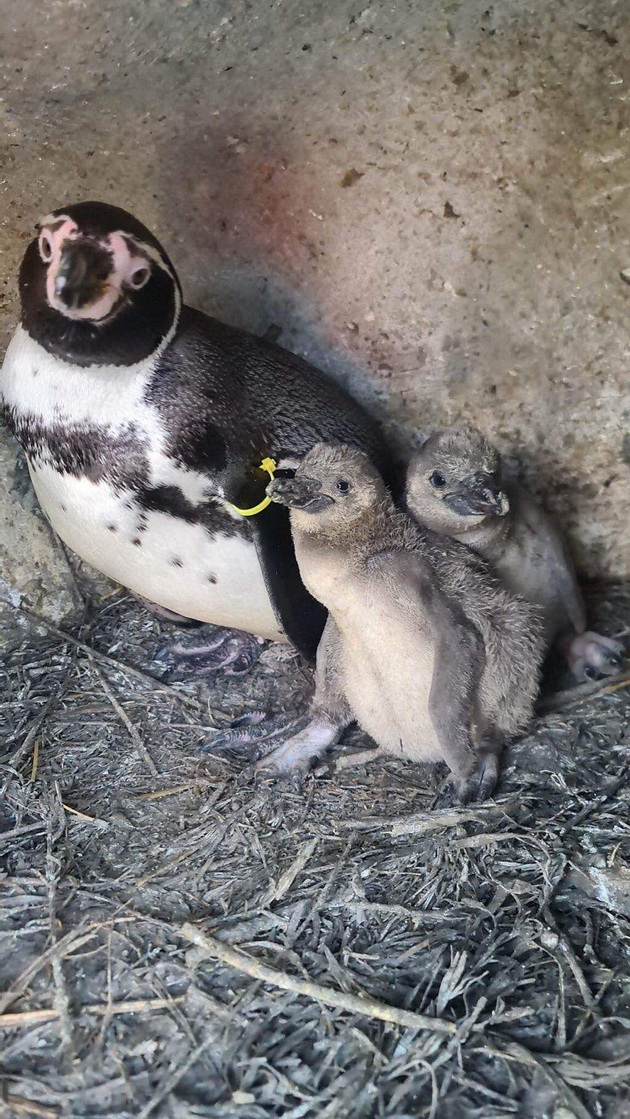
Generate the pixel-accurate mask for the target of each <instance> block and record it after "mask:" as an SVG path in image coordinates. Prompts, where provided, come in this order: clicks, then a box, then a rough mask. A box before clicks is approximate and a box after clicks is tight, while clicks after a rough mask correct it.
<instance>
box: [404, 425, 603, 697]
mask: <svg viewBox="0 0 630 1119" xmlns="http://www.w3.org/2000/svg"><path fill="white" fill-rule="evenodd" d="M505 474H506V472H505V468H504V464H503V462H502V459H501V456H500V454H499V452H498V451H497V450H496V448H495V447H493V446H492V445H491V444H490V443H489V442H488V440H487V439H486V438H485V437H484V436H483V435H482V433H481V432H480V431H477V430H476V429H475V428H464V429H461V430H457V429H455V428H449V429H447V430H445V431H441V432H437V433H435V434H434V435H432V436H431V437H430V438H429V439H428V440H427V441H426V443H425V444H424V446H423V447H422V448H421V449H420V451H418V452H417V454H416V455H415V456H414V457H413V458H412V460H411V462H410V464H409V468H408V471H407V483H406V495H405V496H406V504H407V508H408V510H409V512H410V513H411V515H412V516H413V517H414V518H415V519H416V521H418V522H419V523H420V524H421V525H424V526H425V527H426V528H430V529H432V530H433V531H434V532H439V533H443V534H444V535H445V536H449V537H451V539H454V540H458V541H460V542H461V543H463V544H467V545H468V547H469V548H472V550H473V551H474V552H477V554H478V555H481V556H483V557H484V559H486V560H488V561H489V562H490V563H491V564H492V565H493V566H494V568H495V570H496V571H497V573H498V574H499V576H500V578H501V580H502V582H503V583H504V585H505V586H506V587H507V588H508V590H510V591H511V592H512V593H513V594H520V595H522V596H523V598H526V599H527V600H528V601H529V602H531V603H533V604H534V605H536V606H538V607H539V608H540V609H541V611H542V617H543V625H544V633H545V642H546V646H547V648H548V649H550V648H551V647H552V646H553V645H555V646H556V648H557V649H558V651H559V652H560V653H561V654H562V655H563V656H564V657H565V658H566V661H567V663H568V665H569V667H570V669H571V671H572V672H573V674H574V675H575V676H576V677H578V678H580V677H583V676H586V677H587V678H589V679H593V678H594V677H596V676H599V675H611V674H613V673H616V672H618V671H619V668H620V667H621V664H622V661H623V646H622V645H620V644H619V642H617V641H613V640H611V639H610V638H608V637H602V636H601V634H598V633H593V632H591V631H587V629H586V614H585V609H584V602H583V599H582V596H581V594H580V590H579V587H578V583H577V579H576V576H575V571H574V568H573V564H572V561H571V557H570V555H569V552H568V549H567V546H566V543H565V541H564V540H563V538H562V536H561V535H560V533H559V532H558V530H557V528H556V526H555V524H554V523H553V521H552V520H551V518H550V517H549V516H548V515H547V514H546V513H545V512H544V510H543V509H541V508H540V507H539V506H538V505H537V504H536V503H535V501H534V500H533V498H532V497H531V496H530V495H529V494H528V493H527V492H526V491H525V490H524V489H522V487H520V486H518V485H516V484H515V483H512V482H510V481H508V480H507V478H506V476H505Z"/></svg>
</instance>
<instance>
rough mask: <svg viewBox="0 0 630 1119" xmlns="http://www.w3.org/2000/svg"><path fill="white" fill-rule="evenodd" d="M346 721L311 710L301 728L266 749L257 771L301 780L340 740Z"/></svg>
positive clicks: (269, 775) (267, 774)
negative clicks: (340, 721)
mask: <svg viewBox="0 0 630 1119" xmlns="http://www.w3.org/2000/svg"><path fill="white" fill-rule="evenodd" d="M344 725H345V724H344V723H338V722H336V721H333V720H332V719H330V718H327V717H326V715H321V714H316V715H314V714H310V715H309V716H307V718H306V719H305V720H302V726H301V729H300V730H298V732H297V733H296V734H292V735H291V736H290V737H289V738H286V739H285V741H284V742H282V743H280V744H279V745H275V746H273V748H272V749H271V751H269V750H264V746H263V750H264V753H261V752H259V753H261V756H259V757H258V759H257V760H256V763H255V770H256V773H261V774H264V775H265V776H267V777H282V778H285V777H289V778H291V779H293V780H294V781H298V782H299V780H300V778H301V777H303V776H304V775H305V774H307V773H308V771H309V770H310V769H312V767H313V765H314V764H315V762H317V761H319V760H320V759H321V758H323V757H324V755H325V754H327V753H328V751H329V750H331V749H332V747H333V746H334V745H335V743H336V742H337V741H338V739H339V736H340V735H341V732H342V730H343V729H344Z"/></svg>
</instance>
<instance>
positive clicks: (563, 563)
mask: <svg viewBox="0 0 630 1119" xmlns="http://www.w3.org/2000/svg"><path fill="white" fill-rule="evenodd" d="M518 497H519V506H520V509H519V512H520V515H521V518H522V521H523V524H524V526H525V528H526V529H527V530H528V532H530V533H532V535H533V536H535V537H536V539H537V541H538V542H539V543H540V546H541V552H542V554H543V556H544V561H543V562H544V564H545V569H546V571H545V574H546V577H547V579H548V581H549V583H550V584H551V585H552V587H553V589H554V591H555V594H556V595H557V596H558V598H559V599H560V600H561V602H562V604H563V606H564V608H565V610H566V613H567V617H568V619H569V621H570V622H571V625H572V626H573V627H574V628H575V630H576V632H577V633H583V632H584V630H585V629H586V612H585V609H584V602H583V600H582V595H581V593H580V589H579V586H578V582H577V577H576V574H575V568H574V566H573V560H572V558H571V553H570V552H569V548H568V546H567V543H566V540H565V539H564V537H563V535H562V533H561V532H560V531H559V530H558V529H557V528H556V526H555V524H554V523H553V521H552V519H551V517H550V516H549V514H548V513H546V512H545V510H544V509H541V507H540V506H539V505H537V503H536V502H535V501H534V500H533V498H532V497H530V495H529V494H528V493H527V492H526V491H525V490H522V489H520V490H519V494H518Z"/></svg>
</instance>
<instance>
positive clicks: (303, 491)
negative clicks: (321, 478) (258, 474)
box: [267, 475, 333, 513]
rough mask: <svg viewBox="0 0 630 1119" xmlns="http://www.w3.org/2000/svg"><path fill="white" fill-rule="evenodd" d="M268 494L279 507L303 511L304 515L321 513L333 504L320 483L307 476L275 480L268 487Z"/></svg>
mask: <svg viewBox="0 0 630 1119" xmlns="http://www.w3.org/2000/svg"><path fill="white" fill-rule="evenodd" d="M267 494H268V496H269V497H270V498H271V500H272V501H275V502H277V504H278V505H286V506H287V507H288V508H289V509H301V510H302V511H303V512H304V513H321V512H322V510H323V509H327V508H328V506H329V505H332V504H333V499H332V497H329V496H328V494H325V493H322V492H321V489H320V486H319V482H317V481H316V479H315V478H309V477H308V476H306V475H302V476H301V477H295V478H275V479H274V480H273V482H270V483H269V485H268V486H267Z"/></svg>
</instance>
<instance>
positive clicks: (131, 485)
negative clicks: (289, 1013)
mask: <svg viewBox="0 0 630 1119" xmlns="http://www.w3.org/2000/svg"><path fill="white" fill-rule="evenodd" d="M19 286H20V297H21V305H22V314H21V324H20V325H19V326H18V328H17V330H16V332H15V334H14V336H13V339H12V341H11V343H10V345H9V348H8V350H7V354H6V357H5V361H4V365H3V368H2V374H1V380H0V390H1V393H2V397H3V399H4V409H5V416H6V419H7V422H8V425H9V427H10V429H11V430H12V432H13V433H14V435H15V436H16V438H17V440H18V442H19V443H20V444H21V446H22V447H23V449H24V451H25V453H26V457H27V460H28V465H29V470H30V474H31V478H32V481H33V485H34V487H35V490H36V492H37V496H38V499H39V502H40V504H41V506H42V508H43V510H44V512H45V513H46V515H47V517H48V518H49V520H50V522H51V524H52V526H53V528H54V529H55V530H56V531H57V532H58V534H59V536H60V537H61V538H62V540H63V541H64V542H65V543H66V544H67V545H68V546H69V547H70V548H71V549H72V550H73V551H74V552H76V553H77V554H78V555H79V556H81V558H82V559H84V560H86V561H87V562H88V563H90V564H92V565H93V566H94V567H96V568H97V569H98V570H100V571H102V572H104V573H105V574H106V575H108V576H110V578H112V579H114V580H116V581H117V582H119V583H121V584H122V585H123V586H125V587H128V588H129V589H130V590H131V591H133V592H134V593H135V594H137V595H138V596H140V597H142V598H144V599H145V600H146V601H147V602H148V603H150V604H155V605H157V606H158V607H160V608H162V609H163V610H164V611H165V612H166V613H167V614H168V615H169V616H171V617H175V616H177V617H180V618H185V619H194V620H196V621H198V622H202V623H212V624H214V625H216V626H222V627H229V628H230V629H237V630H242V631H247V632H248V633H250V634H257V635H259V636H261V637H265V638H272V639H274V640H280V641H282V640H285V641H286V640H290V641H292V642H293V643H294V644H295V645H296V646H297V648H298V649H300V650H301V651H302V652H303V653H304V654H305V655H307V656H309V657H313V656H314V653H315V650H316V648H317V644H318V641H319V637H320V635H321V632H322V629H323V626H324V623H325V611H324V610H323V608H322V607H321V606H320V605H319V603H317V602H316V601H315V600H314V599H313V598H312V597H311V596H310V595H309V594H308V592H307V591H306V589H305V587H304V586H303V584H302V581H301V579H300V576H299V572H298V568H297V564H296V561H295V555H294V551H293V546H292V542H291V534H290V526H289V518H288V515H287V511H286V510H285V509H283V508H282V507H281V506H278V505H267V507H265V508H263V509H261V511H260V512H258V513H257V514H256V515H254V516H245V515H243V512H242V511H241V510H243V509H245V510H248V511H249V510H251V509H252V508H254V509H255V508H256V507H257V506H258V505H259V504H264V502H263V501H262V500H261V499H263V498H264V490H265V485H266V483H267V482H268V481H269V472H273V471H274V470H275V469H277V470H278V471H279V472H280V475H282V472H283V471H284V470H287V469H292V468H295V466H296V465H297V464H298V462H299V461H300V459H301V458H302V456H303V455H304V454H306V452H308V450H309V449H310V448H311V447H312V446H313V444H314V443H316V442H318V441H321V440H327V441H329V442H330V441H343V442H345V443H351V444H354V445H355V446H357V447H360V448H362V449H363V450H365V451H366V452H367V453H368V454H369V455H370V456H371V458H372V459H373V460H374V461H375V463H376V464H377V465H378V466H379V467H380V468H381V469H384V470H385V471H387V470H388V469H389V462H388V456H387V452H386V450H385V446H384V443H383V440H382V437H381V435H380V432H379V429H378V427H377V425H376V423H375V422H374V421H373V420H372V419H371V418H370V417H369V416H368V415H367V414H366V413H365V412H364V411H363V409H362V408H361V407H360V406H359V404H357V403H356V401H354V400H353V399H352V398H351V397H350V396H348V394H347V393H346V392H345V391H344V390H343V389H342V388H340V386H339V385H337V384H336V383H335V382H334V381H332V380H330V379H329V378H328V377H327V376H325V375H324V374H323V373H322V372H320V371H319V370H318V369H315V368H314V367H313V366H312V365H309V364H308V362H306V361H303V360H302V359H301V358H299V357H296V356H295V355H294V354H291V353H289V352H288V351H287V350H284V349H282V348H281V347H279V346H275V345H273V344H271V343H269V342H267V341H264V340H262V339H260V338H256V337H254V336H252V335H250V334H247V333H245V332H244V331H242V330H236V329H234V328H233V327H230V326H227V325H225V324H224V323H221V322H218V321H217V320H216V319H213V318H210V317H209V316H208V315H205V314H202V313H201V312H200V311H196V310H193V309H192V308H190V307H187V306H185V305H183V302H182V295H181V287H180V283H179V280H178V277H177V274H176V272H175V269H174V268H173V265H172V264H171V261H170V260H169V258H168V256H167V255H166V253H165V252H164V250H163V248H162V246H161V245H160V243H159V242H158V241H157V239H156V238H155V237H154V236H153V234H152V233H150V232H149V230H148V229H146V228H145V226H144V225H142V224H141V223H140V222H139V221H138V220H137V219H136V218H134V217H133V216H132V215H131V214H128V213H127V212H126V211H125V210H122V209H119V208H118V207H116V206H110V205H107V204H105V203H102V202H81V203H78V204H76V205H72V206H65V207H62V208H60V209H58V210H55V211H53V213H51V214H49V215H48V216H47V217H45V218H44V219H43V220H42V221H41V222H40V223H39V225H38V227H37V236H36V237H35V239H34V240H33V241H31V243H30V244H29V246H28V248H27V249H26V252H25V255H24V259H23V261H22V266H21V269H20V278H19ZM217 644H218V643H217V641H216V640H215V641H214V642H213V643H212V646H213V649H214V651H213V654H212V656H213V663H215V664H216V663H219V662H220V659H221V656H222V654H221V650H220V649H217ZM223 659H226V658H225V657H224V658H223ZM228 659H229V658H228Z"/></svg>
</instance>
